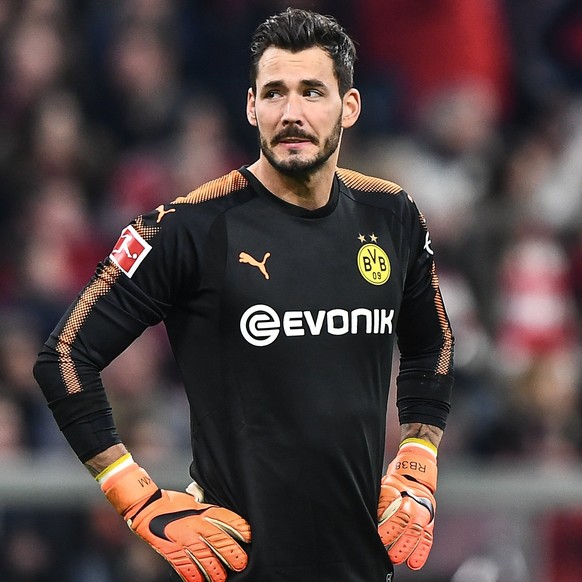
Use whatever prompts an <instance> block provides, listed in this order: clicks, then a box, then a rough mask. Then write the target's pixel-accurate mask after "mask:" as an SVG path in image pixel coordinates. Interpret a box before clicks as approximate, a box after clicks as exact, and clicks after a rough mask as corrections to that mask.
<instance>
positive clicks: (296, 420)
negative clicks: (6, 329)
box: [35, 9, 453, 582]
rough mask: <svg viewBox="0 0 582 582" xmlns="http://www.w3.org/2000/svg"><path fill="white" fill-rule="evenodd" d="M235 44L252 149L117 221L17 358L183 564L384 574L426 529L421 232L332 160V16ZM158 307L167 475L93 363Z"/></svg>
mask: <svg viewBox="0 0 582 582" xmlns="http://www.w3.org/2000/svg"><path fill="white" fill-rule="evenodd" d="M251 54H252V56H251V87H250V89H249V91H248V96H247V118H248V121H249V123H250V124H251V125H253V126H255V127H256V128H257V131H258V137H259V143H260V155H259V158H258V160H257V161H255V162H254V163H253V164H251V165H249V166H245V167H242V168H240V169H238V170H234V171H232V172H230V173H229V174H227V175H225V176H222V177H220V178H217V179H216V180H213V181H212V182H209V183H207V184H205V185H203V186H201V187H199V188H197V189H196V190H194V191H193V192H191V193H190V194H188V195H187V196H185V197H182V198H178V199H176V200H175V201H173V202H172V203H171V204H161V205H160V206H158V207H157V208H156V209H155V210H154V211H153V212H151V213H149V214H145V215H143V216H139V217H137V218H136V219H135V220H134V221H133V222H132V223H131V224H130V225H128V226H127V227H126V228H125V229H124V230H123V232H122V233H121V236H120V238H119V241H118V242H117V244H116V245H115V247H114V249H113V250H112V252H111V254H110V255H109V257H108V258H107V260H105V261H104V263H102V264H101V265H100V266H99V267H98V269H97V271H96V273H95V275H94V277H93V278H92V280H91V281H90V282H89V283H88V284H87V286H86V287H85V289H84V290H83V291H82V292H81V294H80V295H79V298H78V299H77V301H75V302H74V303H73V305H72V306H71V307H70V308H69V310H68V311H67V313H66V314H65V315H64V317H63V319H62V321H61V322H60V323H59V325H58V326H57V328H56V329H55V331H54V332H53V333H52V334H51V336H50V338H49V339H48V341H47V342H46V344H45V347H44V349H43V351H42V352H41V354H40V355H39V358H38V361H37V363H36V365H35V376H36V378H37V380H38V382H39V384H40V385H41V387H42V389H43V391H44V394H45V396H46V398H47V400H48V402H49V406H50V407H51V409H52V411H53V413H54V416H55V418H56V421H57V423H58V424H59V426H60V428H61V430H62V431H63V433H64V434H65V436H66V438H67V439H68V441H69V442H70V444H71V446H72V447H73V449H74V450H75V452H76V454H77V455H78V457H79V458H80V460H81V461H82V462H83V463H85V465H86V466H87V467H88V468H89V470H90V471H91V472H92V474H93V475H94V476H95V477H96V479H97V481H98V482H99V484H100V486H101V488H102V490H103V492H104V493H105V495H106V496H107V498H108V499H109V501H110V502H111V503H112V505H113V506H114V508H115V509H116V510H117V511H118V512H119V513H120V514H121V515H122V516H123V518H124V519H125V520H126V522H127V524H128V525H129V526H130V528H131V529H132V530H133V531H134V532H135V533H137V534H138V535H139V536H140V537H142V538H143V539H144V540H145V541H146V542H147V543H149V544H150V545H151V546H152V547H153V548H154V549H155V550H156V551H157V552H159V553H160V554H161V555H162V556H163V557H164V558H166V560H168V562H169V563H170V564H171V565H172V567H173V568H174V569H175V571H176V572H177V573H178V574H179V575H180V577H181V578H182V579H183V580H185V581H188V582H204V581H206V582H208V581H211V582H219V581H223V580H225V578H226V577H227V576H228V578H229V580H236V581H244V580H250V581H253V582H279V581H280V582H283V581H287V580H302V581H303V582H332V581H333V582H338V581H345V582H385V581H387V580H392V577H393V565H394V564H401V563H404V562H406V563H407V564H408V566H409V567H410V568H412V569H419V568H421V567H422V566H423V565H424V563H425V561H426V559H427V557H428V553H429V551H430V548H431V545H432V539H433V526H434V516H435V509H436V503H435V498H434V492H435V490H436V481H437V464H436V454H437V447H438V445H439V443H440V439H441V437H442V433H443V429H444V427H445V423H446V419H447V415H448V412H449V408H450V405H449V403H450V396H451V389H452V352H453V336H452V333H451V328H450V325H449V322H448V319H447V315H446V312H445V309H444V306H443V301H442V298H441V294H440V290H439V286H438V279H437V275H436V271H435V267H434V254H433V249H432V246H431V240H430V236H429V233H428V230H427V227H426V222H425V220H424V218H423V217H422V215H421V214H420V213H419V211H418V210H417V208H416V206H415V204H414V202H413V200H412V199H411V198H410V196H408V194H406V193H405V192H404V191H403V190H402V189H401V188H400V187H399V186H398V185H396V184H394V183H392V182H389V181H386V180H381V179H378V178H373V177H369V176H365V175H363V174H360V173H357V172H355V171H352V170H346V169H340V168H338V167H337V160H338V155H339V147H340V141H341V136H342V133H343V131H344V129H347V128H349V127H351V126H353V125H354V123H356V121H357V119H358V116H359V113H360V94H359V93H358V91H357V90H356V89H355V88H354V87H353V86H352V79H353V63H354V60H355V49H354V45H353V43H352V41H351V39H350V38H349V37H348V36H347V34H346V33H345V32H344V30H343V29H342V28H341V27H340V26H339V25H338V23H337V22H336V21H335V20H334V19H333V18H331V17H324V16H322V15H319V14H316V13H313V12H309V11H304V10H298V9H287V10H286V11H284V12H282V13H280V14H278V15H275V16H273V17H271V18H269V19H267V20H266V21H265V22H264V23H263V24H261V25H260V26H259V27H258V29H257V30H256V32H255V35H254V37H253V40H252V44H251ZM159 322H164V325H165V327H166V329H167V332H168V336H169V340H170V343H171V346H172V349H173V352H174V354H175V357H176V361H177V363H178V366H179V368H180V371H181V373H182V377H183V381H184V385H185V390H186V393H187V396H188V400H189V403H190V415H191V426H192V432H191V440H192V451H193V462H192V465H191V468H190V472H191V475H192V478H193V479H195V482H194V483H193V484H192V485H191V486H190V487H188V490H187V491H188V493H180V492H175V491H168V490H165V489H160V488H159V487H158V486H157V485H156V484H155V483H154V481H153V480H152V479H151V477H150V476H149V475H148V473H147V472H146V471H145V470H144V469H143V468H141V467H140V465H138V464H137V462H136V461H135V460H134V459H133V458H132V456H131V454H130V453H129V451H128V450H127V449H126V448H125V446H124V444H123V443H122V440H121V438H120V436H118V434H117V431H116V428H115V425H114V422H113V418H112V414H111V410H110V407H109V404H108V400H107V397H106V393H105V390H104V388H103V386H102V383H101V377H100V371H101V370H102V369H103V368H104V367H105V366H107V365H108V364H109V362H111V361H112V360H113V359H114V358H115V357H116V356H117V355H119V354H120V353H121V352H122V351H123V350H124V349H125V348H126V347H127V346H129V345H130V344H131V343H132V341H133V340H135V339H136V338H137V337H138V336H139V335H140V334H141V333H142V332H143V331H144V330H145V328H146V327H147V326H151V325H156V324H157V323H159ZM396 338H398V339H397V341H398V347H399V350H400V354H401V357H400V366H399V373H398V378H397V404H398V413H399V422H400V425H401V439H400V446H399V449H398V453H397V455H396V457H395V459H394V460H393V461H392V463H390V464H389V466H388V467H387V469H386V468H385V467H384V441H385V424H386V407H387V400H388V392H389V386H390V378H391V362H392V353H393V349H394V345H395V341H396ZM251 538H252V541H251Z"/></svg>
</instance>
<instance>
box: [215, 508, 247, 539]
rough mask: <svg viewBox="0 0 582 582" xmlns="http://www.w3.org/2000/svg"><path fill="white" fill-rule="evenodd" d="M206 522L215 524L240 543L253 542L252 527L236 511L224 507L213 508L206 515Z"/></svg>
mask: <svg viewBox="0 0 582 582" xmlns="http://www.w3.org/2000/svg"><path fill="white" fill-rule="evenodd" d="M204 517H205V519H206V521H209V522H210V523H212V524H214V525H215V526H216V527H218V528H220V529H221V530H222V531H224V532H225V533H227V534H228V535H229V536H231V537H233V538H234V539H235V540H238V541H239V542H246V543H247V544H248V543H250V541H251V526H250V525H249V524H248V523H247V521H246V520H245V519H244V518H242V517H241V516H240V515H238V514H237V513H234V511H230V509H225V508H224V507H213V508H211V509H209V510H208V511H206V513H205V514H204Z"/></svg>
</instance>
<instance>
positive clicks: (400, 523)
mask: <svg viewBox="0 0 582 582" xmlns="http://www.w3.org/2000/svg"><path fill="white" fill-rule="evenodd" d="M436 485H437V463H436V448H434V447H433V445H432V444H430V443H428V442H426V441H422V440H420V439H406V440H404V441H403V442H402V444H401V446H400V449H399V451H398V454H397V455H396V457H395V458H394V460H393V461H392V463H390V465H389V466H388V471H387V472H386V475H385V476H384V477H383V479H382V485H381V488H380V501H379V505H378V533H379V534H380V538H381V539H382V543H383V544H384V546H385V547H386V549H387V550H388V556H389V557H390V560H391V561H392V563H393V564H396V565H398V564H402V563H403V562H405V561H406V563H407V565H408V567H409V568H411V569H413V570H419V569H420V568H422V567H423V566H424V564H425V562H426V560H427V558H428V554H429V552H430V549H431V547H432V540H433V528H434V517H435V511H436V501H435V498H434V492H435V491H436Z"/></svg>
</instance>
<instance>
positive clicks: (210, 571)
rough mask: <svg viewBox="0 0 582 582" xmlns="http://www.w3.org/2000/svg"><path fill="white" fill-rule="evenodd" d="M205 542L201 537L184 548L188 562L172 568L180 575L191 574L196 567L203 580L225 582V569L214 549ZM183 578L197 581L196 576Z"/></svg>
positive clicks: (188, 581) (206, 581)
mask: <svg viewBox="0 0 582 582" xmlns="http://www.w3.org/2000/svg"><path fill="white" fill-rule="evenodd" d="M205 542H206V540H204V539H201V540H200V541H199V542H197V543H195V544H191V545H190V546H188V547H186V548H184V554H185V555H186V557H187V558H188V560H189V563H186V562H185V563H184V565H183V566H181V567H176V566H174V569H176V570H177V571H178V572H179V573H180V575H182V576H184V574H185V573H186V574H187V575H190V576H192V572H193V571H194V570H195V569H197V570H199V572H200V573H202V580H204V582H225V580H226V570H225V569H224V566H223V565H222V562H221V560H220V558H219V556H218V555H217V554H216V553H215V551H214V549H213V548H212V547H211V546H209V545H208V544H207V543H205ZM185 580H186V581H187V582H190V580H193V581H197V578H195V577H192V578H188V577H186V578H185Z"/></svg>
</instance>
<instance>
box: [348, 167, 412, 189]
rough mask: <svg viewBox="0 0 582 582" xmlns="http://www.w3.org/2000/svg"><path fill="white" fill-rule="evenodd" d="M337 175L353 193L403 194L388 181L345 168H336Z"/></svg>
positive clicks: (398, 187)
mask: <svg viewBox="0 0 582 582" xmlns="http://www.w3.org/2000/svg"><path fill="white" fill-rule="evenodd" d="M337 175H338V177H339V179H340V180H341V181H342V182H343V183H344V184H345V185H346V186H347V187H348V188H349V189H350V190H353V191H357V192H358V191H359V192H378V193H384V194H393V195H396V194H400V193H401V192H403V189H402V188H401V186H399V185H398V184H396V183H395V182H391V181H390V180H385V179H383V178H376V177H374V176H367V175H366V174H362V173H360V172H356V171H355V170H348V169H347V168H338V169H337Z"/></svg>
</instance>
